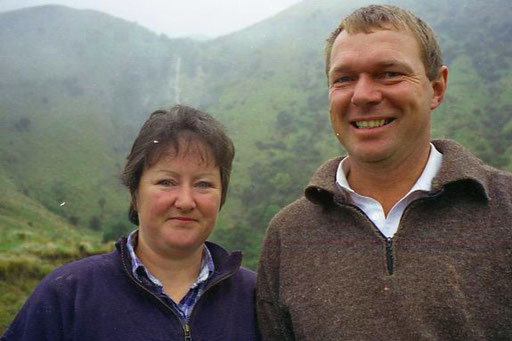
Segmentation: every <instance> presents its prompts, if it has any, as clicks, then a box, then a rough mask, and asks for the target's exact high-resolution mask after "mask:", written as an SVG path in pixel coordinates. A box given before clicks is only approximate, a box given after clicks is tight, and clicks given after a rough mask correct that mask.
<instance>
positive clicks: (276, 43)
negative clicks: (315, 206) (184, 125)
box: [0, 0, 512, 330]
mask: <svg viewBox="0 0 512 341" xmlns="http://www.w3.org/2000/svg"><path fill="white" fill-rule="evenodd" d="M372 2H380V1H372ZM388 2H392V3H395V4H398V5H400V6H402V7H406V8H410V9H411V10H413V11H414V12H415V13H417V14H418V15H420V16H421V17H423V18H425V19H426V20H427V21H428V22H429V23H431V24H432V26H433V27H434V29H435V30H436V32H438V34H439V39H440V42H441V47H442V49H443V53H444V56H445V61H446V63H447V64H448V66H449V68H450V76H449V89H448V96H447V98H446V100H445V103H444V104H443V105H442V106H441V108H440V109H439V110H437V111H436V112H435V113H434V127H433V132H434V135H435V136H438V137H448V138H453V139H456V140H458V141H460V142H462V143H463V144H465V145H466V146H467V147H468V148H469V149H471V150H473V151H474V152H475V153H476V154H477V155H478V156H479V157H481V158H482V159H483V160H485V161H486V162H488V163H490V164H492V165H494V166H496V167H499V168H502V169H507V170H512V93H511V91H512V90H511V89H512V87H511V84H512V74H511V72H512V68H511V63H512V60H511V56H512V54H511V48H512V47H511V46H512V44H511V37H512V32H511V31H512V24H511V23H510V17H512V6H511V5H510V3H509V1H508V0H490V1H486V2H485V3H483V2H481V1H476V0H457V1H453V2H442V1H440V0H435V1H430V2H419V1H412V0H402V1H388ZM368 3H369V1H350V2H346V1H339V0H306V1H303V2H301V3H299V4H297V5H295V6H293V7H291V8H290V9H288V10H285V11H283V12H281V13H279V14H278V15H276V16H274V17H272V18H270V19H268V20H265V21H263V22H261V23H258V24H256V25H253V26H251V27H249V28H247V29H244V30H242V31H239V32H236V33H234V34H231V35H227V36H224V37H220V38H218V39H214V40H210V41H203V42H196V41H191V40H184V39H168V38H167V37H165V36H161V35H160V36H159V35H156V34H154V33H152V32H150V31H149V30H147V29H145V28H143V27H140V26H138V25H136V24H134V23H130V22H126V21H124V20H120V19H117V18H114V17H112V16H108V15H106V14H103V13H99V12H96V11H89V10H74V9H70V8H66V7H62V6H42V7H35V8H29V9H24V10H18V11H13V12H7V13H0V46H2V50H1V52H0V185H1V186H2V189H3V191H2V193H3V196H2V197H1V198H0V231H1V232H2V235H3V236H4V238H3V239H2V241H0V293H1V294H0V306H2V307H6V308H3V309H2V310H1V311H0V330H2V329H3V327H4V326H6V324H7V323H8V322H9V321H10V320H11V319H12V317H13V314H14V312H15V311H16V310H17V309H18V308H19V306H20V304H21V303H22V302H23V300H24V298H25V297H26V295H27V294H28V293H29V292H30V291H31V290H32V288H33V286H34V285H35V284H36V283H37V281H38V280H39V279H40V278H41V277H42V276H44V274H46V273H47V272H48V271H50V270H51V269H52V268H53V267H54V266H56V265H57V264H60V263H62V262H66V261H70V260H72V259H77V258H80V257H83V256H85V255H88V254H93V253H97V252H103V251H105V250H107V249H108V248H109V247H111V244H103V243H102V241H108V240H113V239H115V238H116V237H117V235H119V234H120V233H123V232H126V231H129V230H131V229H133V228H134V227H133V226H131V225H130V224H129V223H128V220H127V219H126V217H125V216H126V210H127V205H128V201H129V198H128V195H127V191H126V190H125V189H124V188H122V187H121V185H120V183H119V180H118V174H119V173H120V171H121V169H122V167H123V164H124V158H125V157H126V155H127V153H128V150H129V148H130V147H131V142H132V140H133V138H134V136H135V134H136V132H137V130H138V128H139V127H140V125H141V123H142V122H143V121H144V120H145V119H146V118H147V116H148V115H149V113H151V112H152V111H153V110H155V109H157V108H162V107H163V108H165V107H170V106H171V105H172V104H174V103H176V102H180V103H183V104H189V105H192V106H197V107H200V108H202V109H205V110H207V111H209V112H211V113H212V114H213V115H214V116H216V117H217V118H218V119H219V120H220V121H222V122H223V123H224V124H225V125H226V126H227V128H228V130H229V132H230V135H231V136H232V138H233V139H234V141H235V145H236V147H237V155H236V158H235V164H234V170H233V175H232V183H231V186H230V194H229V196H228V200H227V203H226V206H225V207H224V208H223V210H222V214H221V217H220V221H219V223H218V226H217V229H216V231H215V232H214V236H213V239H215V240H217V241H219V242H221V243H222V244H224V245H225V246H227V247H228V248H231V249H235V248H241V249H243V250H244V251H245V254H246V258H245V264H246V265H248V266H250V267H253V268H254V267H255V266H256V263H257V255H258V252H259V247H260V243H261V238H262V236H263V234H264V230H265V227H266V225H267V223H268V221H269V220H270V218H271V217H272V216H273V215H274V214H275V213H276V212H277V211H278V210H279V209H280V208H281V207H282V206H283V205H285V204H286V203H288V202H290V201H292V200H293V199H295V198H296V197H297V196H299V195H300V194H301V192H302V187H303V186H304V185H305V184H306V183H307V181H308V179H309V176H310V174H311V173H312V172H313V170H314V169H315V168H316V167H317V166H318V165H319V164H320V162H322V161H323V160H325V159H327V158H329V157H331V156H334V155H337V154H339V153H341V152H342V151H341V150H340V147H339V145H338V143H337V142H336V140H335V138H334V136H333V134H332V132H331V128H330V124H329V117H328V101H327V87H326V80H325V75H324V72H323V70H324V66H323V60H324V58H323V47H324V41H325V38H326V37H327V36H328V34H329V33H330V31H331V30H333V29H334V27H335V26H336V25H337V23H338V21H339V20H340V18H341V17H343V16H344V15H345V14H348V13H349V12H350V11H352V10H353V9H354V8H356V7H359V6H361V5H363V4H368Z"/></svg>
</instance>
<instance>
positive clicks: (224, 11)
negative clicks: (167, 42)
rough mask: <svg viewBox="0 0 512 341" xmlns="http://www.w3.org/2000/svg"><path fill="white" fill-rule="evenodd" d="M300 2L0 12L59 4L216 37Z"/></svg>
mask: <svg viewBox="0 0 512 341" xmlns="http://www.w3.org/2000/svg"><path fill="white" fill-rule="evenodd" d="M299 1H300V0H151V1H143V0H53V1H45V0H0V12H5V11H10V10H14V9H19V8H23V7H31V6H39V5H47V4H60V5H65V6H69V7H73V8H89V9H96V10H98V11H102V12H105V13H108V14H111V15H114V16H116V17H120V18H123V19H126V20H129V21H135V22H137V23H139V24H140V25H142V26H144V27H147V28H149V29H151V30H153V31H155V32H157V33H165V34H166V35H168V36H169V37H172V38H174V37H182V36H197V35H199V36H208V37H212V38H213V37H217V36H220V35H224V34H228V33H231V32H234V31H238V30H240V29H242V28H245V27H248V26H250V25H252V24H254V23H257V22H259V21H261V20H263V19H265V18H268V17H270V16H272V15H274V14H276V13H278V12H280V11H282V10H283V9H285V8H287V7H290V6H291V5H293V4H295V3H297V2H299Z"/></svg>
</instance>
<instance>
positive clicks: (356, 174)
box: [347, 144, 430, 215]
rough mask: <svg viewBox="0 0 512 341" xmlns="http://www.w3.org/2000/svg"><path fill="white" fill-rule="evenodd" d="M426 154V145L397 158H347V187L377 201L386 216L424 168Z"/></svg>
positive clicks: (428, 151)
mask: <svg viewBox="0 0 512 341" xmlns="http://www.w3.org/2000/svg"><path fill="white" fill-rule="evenodd" d="M429 153H430V144H428V145H427V147H426V148H422V149H421V150H417V152H415V153H413V154H411V155H409V156H408V157H405V158H403V159H402V160H397V161H392V160H391V161H388V160H386V161H383V162H371V163H368V162H357V160H355V159H352V158H350V157H349V158H348V159H347V162H348V163H349V173H348V174H347V181H348V183H349V185H350V187H351V188H352V189H353V190H354V191H355V192H357V193H358V194H360V195H363V196H367V197H370V198H373V199H375V200H377V201H378V202H379V203H380V204H381V205H382V208H383V209H384V213H385V214H386V215H387V214H388V212H389V211H390V210H391V208H393V206H394V205H395V204H396V203H397V202H398V201H399V200H400V199H402V198H403V197H404V196H405V195H406V194H407V193H408V192H409V190H410V189H411V188H412V187H413V186H414V184H415V183H416V181H417V180H418V178H419V177H420V176H421V173H422V172H423V170H424V169H425V165H426V164H427V161H428V157H429Z"/></svg>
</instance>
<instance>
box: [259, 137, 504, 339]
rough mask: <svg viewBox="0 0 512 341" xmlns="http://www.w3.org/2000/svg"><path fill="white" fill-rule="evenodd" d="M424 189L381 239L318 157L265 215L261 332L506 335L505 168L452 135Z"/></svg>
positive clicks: (277, 335)
mask: <svg viewBox="0 0 512 341" xmlns="http://www.w3.org/2000/svg"><path fill="white" fill-rule="evenodd" d="M433 144H434V145H435V146H436V148H437V149H438V150H439V151H440V152H441V153H442V154H443V164H442V167H441V170H440V171H439V173H438V175H437V176H436V177H435V178H434V180H433V183H432V191H431V193H430V194H429V196H428V197H426V198H422V199H419V200H417V201H414V202H413V203H411V204H410V205H409V207H407V209H406V210H405V212H404V215H403V216H402V219H401V221H400V225H399V228H398V231H397V234H396V235H395V236H394V237H393V240H392V242H387V241H386V240H385V239H384V238H383V237H382V235H381V234H379V232H378V231H377V229H376V227H375V226H374V225H373V224H372V223H371V221H370V220H369V219H368V218H367V217H366V216H365V215H364V213H363V212H362V211H361V210H359V209H358V208H356V207H355V206H352V205H349V204H347V203H346V202H345V199H344V197H343V195H342V194H341V192H340V191H339V190H338V189H337V188H336V185H335V173H336V168H337V166H338V164H339V162H340V160H341V159H340V158H337V159H333V160H330V161H328V162H326V163H325V164H324V165H322V166H321V167H320V168H319V169H318V170H317V172H316V173H315V174H314V176H313V177H312V179H311V182H310V184H309V185H308V187H307V188H306V191H305V197H303V198H300V199H298V200H297V201H295V202H294V203H292V204H291V205H289V206H287V207H286V208H284V209H283V210H282V211H281V212H280V213H279V214H278V215H277V216H276V217H275V218H274V219H273V220H272V222H271V223H270V226H269V229H268V231H267V237H266V240H265V245H264V248H263V252H262V255H261V259H260V265H259V270H258V282H257V308H258V319H259V324H260V328H261V331H262V334H263V337H264V340H293V339H296V340H415V341H416V340H512V174H510V173H506V172H502V171H499V170H496V169H494V168H491V167H489V166H486V165H484V164H482V162H481V161H480V160H478V159H477V158H476V157H474V156H472V155H471V154H470V153H469V152H468V151H467V150H465V149H464V148H463V147H462V146H460V145H458V144H456V143H455V142H453V141H446V140H438V141H433Z"/></svg>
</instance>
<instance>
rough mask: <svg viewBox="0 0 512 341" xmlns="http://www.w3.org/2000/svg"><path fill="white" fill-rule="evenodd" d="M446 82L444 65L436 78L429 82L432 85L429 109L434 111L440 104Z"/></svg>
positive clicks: (445, 67) (446, 69)
mask: <svg viewBox="0 0 512 341" xmlns="http://www.w3.org/2000/svg"><path fill="white" fill-rule="evenodd" d="M447 82H448V67H447V66H446V65H443V66H441V68H440V69H439V73H438V74H437V78H436V79H434V80H433V81H431V82H430V83H431V85H432V90H433V92H432V100H431V102H430V109H431V110H435V109H437V107H438V106H439V105H440V104H441V102H442V101H443V99H444V94H445V93H446V87H447Z"/></svg>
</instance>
